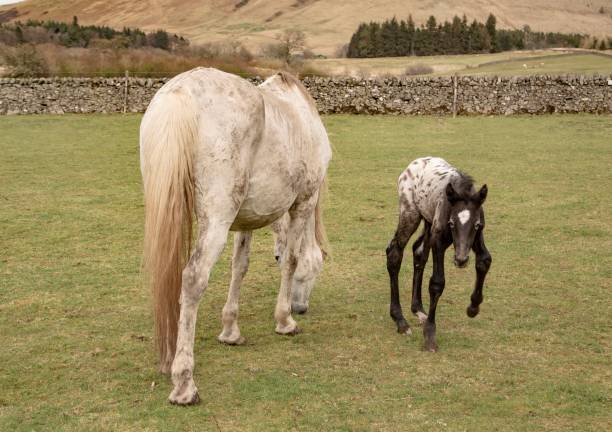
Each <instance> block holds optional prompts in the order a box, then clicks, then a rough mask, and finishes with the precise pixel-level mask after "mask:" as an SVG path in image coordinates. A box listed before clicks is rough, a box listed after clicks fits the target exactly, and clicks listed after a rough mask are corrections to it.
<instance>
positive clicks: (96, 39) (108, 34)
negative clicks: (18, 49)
mask: <svg viewBox="0 0 612 432" xmlns="http://www.w3.org/2000/svg"><path fill="white" fill-rule="evenodd" d="M100 42H102V44H103V43H104V42H106V43H107V44H110V45H111V46H113V47H117V48H143V47H152V48H160V49H163V50H166V51H174V50H175V49H177V48H179V47H184V46H187V45H189V41H187V40H186V39H185V38H184V37H182V36H178V35H176V34H175V35H171V34H169V33H168V32H166V31H164V30H157V31H155V32H152V33H145V32H144V31H142V30H140V29H138V28H127V27H124V28H123V30H115V29H113V28H110V27H107V26H95V25H88V26H83V25H80V24H79V22H78V18H77V17H76V16H75V17H73V19H72V22H71V23H65V22H59V21H51V20H49V21H37V20H28V21H27V22H25V23H22V22H16V23H11V24H0V43H4V44H6V45H9V46H15V45H20V44H24V43H30V44H40V43H54V44H57V45H61V46H65V47H80V48H89V47H90V46H91V45H92V44H95V43H98V44H100Z"/></svg>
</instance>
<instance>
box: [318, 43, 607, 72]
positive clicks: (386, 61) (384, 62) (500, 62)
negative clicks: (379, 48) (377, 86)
mask: <svg viewBox="0 0 612 432" xmlns="http://www.w3.org/2000/svg"><path fill="white" fill-rule="evenodd" d="M308 64H309V65H310V66H311V67H313V68H314V69H317V70H319V71H321V72H322V73H326V74H329V75H340V76H343V75H352V76H366V77H367V76H386V75H404V74H405V73H406V69H407V68H409V67H411V66H415V65H423V66H429V67H431V68H432V69H433V72H432V74H431V75H453V74H463V75H536V74H551V75H560V74H567V73H572V74H594V73H600V74H612V56H607V57H606V56H604V55H596V54H591V53H588V52H575V51H568V52H560V51H557V50H539V51H509V52H503V53H495V54H466V55H446V56H424V57H393V58H371V59H370V58H364V59H315V60H310V61H309V62H308ZM523 65H525V66H523Z"/></svg>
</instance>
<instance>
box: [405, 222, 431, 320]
mask: <svg viewBox="0 0 612 432" xmlns="http://www.w3.org/2000/svg"><path fill="white" fill-rule="evenodd" d="M430 229H431V224H430V223H428V222H425V228H424V229H423V234H421V236H420V237H419V238H418V239H417V241H416V242H415V243H414V245H412V254H413V267H414V271H413V276H412V306H411V308H410V309H411V311H412V313H413V314H415V315H416V316H417V317H418V319H419V322H420V323H421V324H423V323H424V322H425V320H426V319H427V315H426V314H425V310H424V309H423V300H422V297H421V287H422V286H423V272H424V271H425V265H427V259H428V258H429V251H430V249H431V244H430V240H429V230H430Z"/></svg>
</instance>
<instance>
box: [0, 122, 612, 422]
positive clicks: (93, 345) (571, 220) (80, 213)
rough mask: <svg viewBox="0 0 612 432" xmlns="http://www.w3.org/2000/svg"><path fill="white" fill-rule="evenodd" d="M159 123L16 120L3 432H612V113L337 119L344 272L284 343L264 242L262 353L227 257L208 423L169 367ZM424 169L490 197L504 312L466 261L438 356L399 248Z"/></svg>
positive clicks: (0, 311) (333, 267)
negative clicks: (396, 279) (235, 298)
mask: <svg viewBox="0 0 612 432" xmlns="http://www.w3.org/2000/svg"><path fill="white" fill-rule="evenodd" d="M139 120H140V117H139V116H65V117H52V116H39V117H2V118H0V130H1V131H2V133H1V134H0V167H1V169H0V226H1V227H2V231H1V235H0V335H1V339H0V341H1V349H0V389H1V390H2V391H1V392H0V430H3V431H4V430H6V431H40V430H67V431H84V430H87V431H97V430H100V431H106V430H117V431H129V430H133V431H142V430H150V431H157V430H159V431H174V430H176V431H186V430H194V431H196V430H197V431H204V430H213V431H216V430H223V431H234V430H257V431H259V430H279V431H285V430H319V431H327V430H340V431H343V430H346V431H348V430H356V431H359V430H364V431H366V430H387V431H397V430H423V429H427V430H448V431H464V430H469V431H472V430H507V431H533V430H538V431H539V430H543V431H565V430H592V431H602V430H606V429H609V426H610V424H611V422H612V415H611V411H610V406H611V398H610V394H611V387H612V386H611V384H612V380H611V376H610V348H611V346H610V345H611V344H610V342H611V339H610V316H612V306H611V302H610V290H611V289H612V282H611V281H612V219H611V218H610V214H612V200H611V199H610V189H611V188H612V171H611V170H610V166H611V165H612V146H611V143H610V136H612V118H611V117H610V116H573V115H566V116H542V117H505V118H503V117H472V118H470V117H461V118H457V119H451V118H436V117H364V116H362V117H351V116H331V117H326V118H325V122H326V124H327V127H328V130H329V134H330V137H331V139H332V141H333V145H334V150H335V152H334V159H333V161H332V164H331V168H330V172H329V177H330V179H329V195H328V198H327V203H326V212H325V217H326V223H327V229H328V234H329V236H330V239H331V243H332V248H333V259H332V260H330V261H328V262H327V263H326V264H325V268H324V271H323V274H322V276H321V278H320V281H319V283H318V284H317V286H316V288H315V291H314V292H313V296H312V298H311V310H310V311H309V312H308V314H307V315H305V316H303V317H302V316H300V317H298V322H299V323H300V326H301V327H302V328H303V329H304V333H302V334H300V335H298V336H297V337H294V338H286V337H280V336H277V335H275V334H274V321H273V317H272V314H273V310H274V304H275V299H276V294H277V289H278V288H277V287H278V283H279V274H278V273H279V272H278V270H277V268H276V266H275V263H274V258H273V256H272V239H271V235H270V233H269V231H267V230H261V231H258V232H257V233H256V235H255V239H254V245H253V251H252V255H251V258H252V259H251V263H252V264H251V269H250V272H249V274H248V275H247V277H246V280H245V283H244V286H243V291H242V292H243V295H242V301H241V307H242V309H241V317H240V323H241V330H242V333H243V335H244V336H246V337H247V340H248V343H247V344H246V345H245V346H241V347H227V346H223V345H220V344H218V343H217V342H216V341H215V337H216V335H217V334H218V333H219V331H220V329H221V324H220V314H221V308H222V306H223V303H224V301H225V296H226V293H227V286H228V283H229V275H228V257H229V255H230V251H229V249H230V248H227V249H226V251H225V253H224V255H223V259H222V260H221V262H220V263H219V264H218V265H217V267H216V268H215V270H214V272H213V278H212V282H211V286H210V288H209V290H208V291H207V292H206V294H205V296H204V299H203V301H202V306H201V308H200V314H199V320H198V331H197V337H196V349H195V357H196V370H195V378H196V383H197V385H198V386H199V388H200V395H201V397H202V399H203V402H202V404H201V405H199V406H196V407H190V408H178V407H173V406H170V405H169V404H168V403H167V401H166V398H167V396H168V394H169V392H170V390H171V386H170V383H169V379H168V378H167V377H165V376H161V375H159V374H158V373H157V372H156V359H155V355H154V352H153V347H152V342H151V333H152V321H151V314H150V310H149V301H150V300H149V296H148V293H147V291H146V289H145V288H144V287H143V286H142V283H141V279H140V262H141V261H140V260H141V259H140V250H141V240H142V239H141V236H142V219H143V215H142V213H143V206H142V196H141V186H140V174H139V168H138V144H137V142H138V140H137V131H138V125H139ZM424 155H438V156H442V157H444V158H447V159H448V160H449V161H451V162H453V163H454V164H456V165H457V166H459V167H461V168H462V169H464V170H466V171H468V172H469V173H471V174H472V175H473V176H474V177H475V178H476V179H477V180H479V181H481V182H486V183H487V184H488V185H489V198H488V200H487V203H486V206H485V207H486V211H487V228H486V240H487V245H488V247H489V249H490V250H491V253H492V255H493V267H492V269H491V272H490V274H489V277H488V279H487V282H486V286H485V302H484V304H483V306H482V308H481V314H480V315H479V316H478V317H477V318H475V319H468V318H467V317H466V315H465V307H466V306H467V305H468V302H469V294H470V292H471V287H472V284H473V279H474V271H473V269H472V268H470V269H469V270H457V269H455V268H453V267H452V265H450V257H451V255H452V254H450V253H449V254H447V258H448V261H447V262H448V264H449V265H448V266H447V268H448V272H447V278H446V280H447V288H446V291H445V293H444V295H443V297H442V300H441V302H440V305H439V308H438V343H439V345H440V352H439V353H437V354H431V353H425V352H423V351H421V344H422V336H421V334H420V328H418V327H416V320H415V319H414V318H413V317H411V316H410V317H408V319H409V321H410V322H411V324H412V325H413V327H414V330H415V334H414V335H413V336H411V337H409V338H408V337H405V336H402V335H399V334H397V333H396V332H395V329H394V325H393V323H392V321H391V319H390V318H389V315H388V302H389V299H388V297H389V293H388V276H387V272H386V267H385V254H384V250H385V247H386V245H387V243H388V241H389V239H390V238H391V236H392V234H393V231H394V228H395V224H396V220H397V204H396V201H397V199H396V192H395V182H396V177H397V175H398V174H399V173H400V172H401V170H402V169H403V168H404V167H405V166H406V165H407V164H408V163H409V162H410V161H411V160H412V159H414V158H416V157H419V156H424ZM230 244H231V242H230ZM429 273H430V268H428V270H427V272H426V275H429ZM410 277H411V259H410V257H409V256H406V259H405V261H404V269H403V272H402V279H401V280H402V285H403V286H405V285H406V284H407V281H408V279H409V278H410ZM427 277H428V276H427ZM427 277H426V280H427ZM425 292H427V291H426V290H425ZM425 298H426V299H427V296H426V297H425ZM402 299H403V303H404V307H405V308H406V309H407V308H408V306H409V300H408V299H409V291H408V289H404V290H403V292H402Z"/></svg>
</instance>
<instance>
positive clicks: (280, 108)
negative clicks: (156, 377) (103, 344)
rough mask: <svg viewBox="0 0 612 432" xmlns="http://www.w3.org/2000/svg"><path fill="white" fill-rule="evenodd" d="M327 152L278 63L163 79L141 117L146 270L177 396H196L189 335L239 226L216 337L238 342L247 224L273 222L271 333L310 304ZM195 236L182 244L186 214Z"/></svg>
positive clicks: (163, 357)
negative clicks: (275, 275) (253, 71)
mask: <svg viewBox="0 0 612 432" xmlns="http://www.w3.org/2000/svg"><path fill="white" fill-rule="evenodd" d="M330 159H331V148H330V145H329V140H328V137H327V133H326V131H325V128H324V126H323V123H322V122H321V119H320V118H319V115H318V113H317V110H316V106H315V104H314V101H313V99H312V98H311V97H310V95H309V94H308V92H307V91H306V89H305V88H304V87H303V86H302V84H301V83H300V82H299V81H298V80H297V79H295V78H294V77H292V76H291V75H288V74H286V73H282V72H281V73H278V74H276V75H274V76H272V77H271V78H269V79H268V80H266V81H265V82H264V83H262V84H261V85H259V86H254V85H252V84H251V83H249V82H248V81H246V80H244V79H241V78H239V77H236V76H234V75H230V74H227V73H224V72H221V71H218V70H215V69H205V68H198V69H194V70H192V71H189V72H185V73H183V74H181V75H179V76H177V77H175V78H173V79H172V80H170V81H169V82H168V83H166V84H165V85H164V86H163V87H162V88H161V89H160V90H159V91H158V92H157V94H156V95H155V97H154V98H153V100H152V101H151V103H150V105H149V107H148V109H147V111H146V113H145V115H144V117H143V119H142V123H141V126H140V168H141V171H142V176H143V183H144V195H145V246H144V256H145V270H146V271H147V273H148V275H149V283H150V285H151V289H152V292H153V297H154V307H155V329H156V331H155V339H156V345H157V349H158V351H159V356H160V370H161V371H162V372H164V373H167V372H171V373H172V381H173V383H174V389H173V390H172V392H171V394H170V396H169V400H170V402H171V403H175V404H181V405H185V404H193V403H197V402H198V401H199V397H198V392H197V388H196V386H195V383H194V381H193V367H194V358H193V345H194V336H195V325H196V316H197V310H198V304H199V302H200V299H201V296H202V294H203V293H204V291H205V290H206V288H207V286H208V279H209V275H210V272H211V269H212V267H213V266H214V264H215V262H216V261H217V259H218V258H219V255H220V254H221V252H222V250H223V248H224V245H225V243H226V241H227V237H228V232H229V231H230V230H231V231H236V234H235V237H234V253H233V257H232V279H231V283H230V288H229V293H228V297H227V303H226V304H225V306H224V307H223V312H222V323H223V330H222V332H221V334H220V335H219V337H218V339H219V341H221V342H224V343H228V344H240V343H242V342H243V340H244V339H243V338H242V336H241V335H240V329H239V328H238V322H237V318H238V299H239V294H240V283H241V282H242V279H243V277H244V275H245V273H246V271H247V267H248V255H249V248H250V242H251V236H252V235H251V232H252V230H254V229H257V228H261V227H263V226H266V225H270V224H272V223H273V222H275V221H276V223H275V225H274V231H275V233H276V236H275V237H276V248H275V250H276V254H277V255H278V256H279V258H280V267H281V286H280V291H279V294H278V301H277V304H276V309H275V312H274V317H275V319H276V322H277V324H276V332H277V333H279V334H283V335H293V334H296V333H297V332H298V331H299V329H298V327H297V324H296V322H295V321H294V319H293V318H292V316H291V310H292V304H291V300H292V299H293V300H294V305H295V308H296V309H298V311H300V312H302V311H304V310H305V308H307V306H308V295H309V294H310V290H311V289H312V284H313V283H314V278H315V277H316V275H317V274H318V273H319V271H320V269H321V262H322V252H321V248H322V245H323V243H324V229H323V223H322V220H321V211H320V205H319V198H320V189H321V187H322V185H323V182H324V179H325V176H326V172H327V166H328V164H329V161H330ZM194 214H195V216H196V218H197V224H198V235H197V239H196V240H195V246H194V248H193V249H191V235H192V222H193V216H194Z"/></svg>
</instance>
